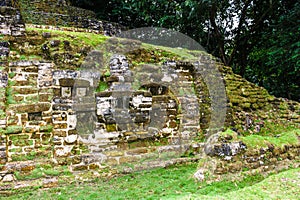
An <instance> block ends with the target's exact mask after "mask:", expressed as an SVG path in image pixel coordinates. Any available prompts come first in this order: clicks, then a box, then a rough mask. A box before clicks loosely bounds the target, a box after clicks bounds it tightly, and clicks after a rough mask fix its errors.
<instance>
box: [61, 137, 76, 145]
mask: <svg viewBox="0 0 300 200" xmlns="http://www.w3.org/2000/svg"><path fill="white" fill-rule="evenodd" d="M77 139H78V135H69V136H67V137H65V138H64V140H65V142H66V143H68V144H72V143H74V142H76V141H77Z"/></svg>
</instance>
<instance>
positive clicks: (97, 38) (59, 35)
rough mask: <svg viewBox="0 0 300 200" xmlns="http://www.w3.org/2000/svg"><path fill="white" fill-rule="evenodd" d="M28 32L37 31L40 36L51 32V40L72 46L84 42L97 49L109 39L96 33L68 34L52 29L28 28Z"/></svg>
mask: <svg viewBox="0 0 300 200" xmlns="http://www.w3.org/2000/svg"><path fill="white" fill-rule="evenodd" d="M26 31H37V32H39V33H40V34H42V33H43V32H50V33H51V34H52V35H53V37H52V38H51V39H55V40H61V41H64V40H69V41H71V44H74V45H81V44H82V42H83V43H84V44H86V45H90V46H92V47H96V46H98V45H100V44H103V43H104V42H105V41H106V40H107V39H108V37H107V36H104V35H101V34H95V33H86V32H68V31H59V30H50V29H39V28H26Z"/></svg>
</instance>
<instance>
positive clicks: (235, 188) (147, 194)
mask: <svg viewBox="0 0 300 200" xmlns="http://www.w3.org/2000/svg"><path fill="white" fill-rule="evenodd" d="M196 168H197V163H193V164H189V165H176V166H172V167H168V168H166V169H154V170H149V171H143V172H136V173H132V174H128V175H125V176H121V177H115V178H112V179H110V180H103V179H102V180H100V179H96V180H95V181H93V182H89V183H81V182H73V183H62V184H63V185H60V187H57V188H51V189H49V190H30V191H27V192H25V193H22V194H16V195H13V196H10V197H8V198H7V199H28V198H35V199H222V198H223V197H225V198H224V199H257V198H254V197H255V196H254V195H255V194H256V193H257V194H258V197H259V198H260V199H261V198H263V199H270V197H276V198H277V199H284V198H285V197H288V199H296V197H297V195H298V193H297V192H300V191H299V187H298V185H297V184H299V183H300V179H298V178H297V177H298V176H299V175H300V169H291V170H288V171H285V172H281V173H279V174H277V175H271V176H269V177H268V178H267V179H265V178H264V177H263V176H262V175H255V176H246V177H244V178H243V179H242V180H241V181H219V182H213V183H206V182H201V183H199V182H195V180H194V179H193V178H192V176H193V173H194V172H195V170H196ZM34 175H35V176H40V175H41V171H35V172H34ZM264 179H265V180H264ZM285 190H288V191H286V192H284V191H285ZM274 191H276V192H274ZM273 193H274V194H273ZM287 193H288V194H287ZM245 194H247V195H245ZM286 194H287V196H286ZM270 195H271V196H270ZM276 198H274V199H276Z"/></svg>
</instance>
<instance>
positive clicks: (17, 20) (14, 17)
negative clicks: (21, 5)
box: [0, 6, 25, 36]
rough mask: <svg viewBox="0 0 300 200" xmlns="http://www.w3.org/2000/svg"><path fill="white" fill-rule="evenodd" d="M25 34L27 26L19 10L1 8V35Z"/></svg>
mask: <svg viewBox="0 0 300 200" xmlns="http://www.w3.org/2000/svg"><path fill="white" fill-rule="evenodd" d="M24 33H25V25H24V23H23V20H22V17H21V14H20V12H19V10H18V9H16V8H13V7H7V6H0V34H3V35H12V36H21V35H24Z"/></svg>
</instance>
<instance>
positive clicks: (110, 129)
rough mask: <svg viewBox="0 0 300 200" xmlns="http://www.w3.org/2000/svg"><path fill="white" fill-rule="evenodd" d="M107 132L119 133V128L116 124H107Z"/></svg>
mask: <svg viewBox="0 0 300 200" xmlns="http://www.w3.org/2000/svg"><path fill="white" fill-rule="evenodd" d="M106 130H107V132H114V131H117V126H116V125H115V124H107V125H106Z"/></svg>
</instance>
